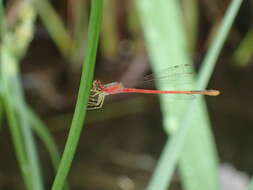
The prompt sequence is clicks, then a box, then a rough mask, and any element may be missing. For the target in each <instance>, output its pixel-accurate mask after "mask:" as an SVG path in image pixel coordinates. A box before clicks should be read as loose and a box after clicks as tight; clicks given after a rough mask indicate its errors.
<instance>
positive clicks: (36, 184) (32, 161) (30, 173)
mask: <svg viewBox="0 0 253 190" xmlns="http://www.w3.org/2000/svg"><path fill="white" fill-rule="evenodd" d="M21 5H22V6H21V9H20V12H19V15H18V17H19V18H18V19H19V22H18V24H17V25H16V26H15V27H14V30H13V32H12V31H7V29H6V28H5V31H6V32H5V33H4V34H3V36H2V38H1V39H2V43H1V55H0V57H1V79H2V80H1V82H2V84H3V86H4V89H3V91H4V92H3V94H4V96H2V98H3V102H5V111H6V112H7V114H6V115H7V118H9V119H8V121H9V126H10V131H11V134H12V137H13V142H14V148H15V151H16V154H17V159H18V161H19V164H20V167H21V171H22V173H23V176H24V177H23V178H24V181H25V184H26V187H27V188H28V189H38V190H40V189H41V190H42V189H43V183H42V177H41V171H40V166H39V160H38V156H37V151H36V145H35V140H34V137H33V133H32V130H31V125H30V122H29V119H28V117H27V115H26V113H25V99H24V95H23V93H22V88H21V84H20V78H19V70H18V66H19V64H18V61H19V60H20V59H21V58H22V56H23V55H24V54H25V52H26V50H27V47H28V45H29V42H30V41H31V39H32V36H33V23H34V19H35V15H34V12H33V9H32V8H31V7H30V4H29V2H27V1H23V2H22V4H21ZM5 27H6V26H5ZM9 112H12V113H9ZM16 138H17V139H16ZM23 165H24V166H23ZM23 168H24V169H23ZM23 170H25V171H23Z"/></svg>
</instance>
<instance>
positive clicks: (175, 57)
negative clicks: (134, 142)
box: [138, 0, 239, 190]
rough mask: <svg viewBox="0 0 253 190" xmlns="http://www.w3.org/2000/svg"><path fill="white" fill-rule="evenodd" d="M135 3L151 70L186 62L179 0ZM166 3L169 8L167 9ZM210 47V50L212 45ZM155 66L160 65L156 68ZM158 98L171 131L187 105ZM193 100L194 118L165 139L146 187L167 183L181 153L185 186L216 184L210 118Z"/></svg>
mask: <svg viewBox="0 0 253 190" xmlns="http://www.w3.org/2000/svg"><path fill="white" fill-rule="evenodd" d="M138 3H139V4H138V7H139V10H140V16H141V20H142V23H143V28H144V34H145V37H146V40H147V45H148V50H149V54H150V57H151V60H152V62H153V63H154V65H153V67H154V71H156V70H158V69H159V70H160V68H162V67H165V64H166V63H172V64H185V63H189V56H188V55H187V53H186V51H185V50H186V47H187V46H186V44H185V36H184V35H183V34H182V26H181V25H180V23H181V21H180V20H179V19H178V18H180V16H181V15H180V13H179V12H178V10H179V9H178V4H177V3H178V2H176V1H169V2H167V1H162V0H160V1H145V0H141V1H138ZM236 3H238V2H236V1H233V3H232V4H231V6H230V8H229V10H228V14H227V15H226V17H225V20H224V22H223V24H222V27H221V30H220V31H219V33H218V36H219V37H218V39H219V40H220V39H223V42H222V41H221V43H220V41H218V40H215V42H214V43H215V44H216V45H215V47H216V50H215V51H214V52H215V53H211V55H216V56H218V53H219V52H220V49H221V46H220V45H222V44H223V43H224V39H225V37H226V35H224V31H225V32H226V31H228V30H229V29H230V26H231V25H230V24H228V23H227V19H228V17H230V18H229V20H231V21H233V18H234V17H233V16H234V15H236V13H237V11H236V9H233V7H235V6H237V7H238V5H239V4H237V5H235V4H236ZM153 7H156V10H159V11H158V12H155V10H154V9H153ZM168 7H169V8H170V10H168ZM175 11H176V12H175ZM231 12H232V13H231ZM163 18H167V19H163ZM173 21H174V23H173ZM223 27H225V28H226V30H224V29H223ZM163 42H164V43H163ZM166 43H167V45H166ZM168 44H169V45H168ZM217 50H218V51H217ZM210 51H211V52H213V50H212V48H211V49H210ZM209 54H210V53H209ZM209 54H208V55H209ZM208 57H210V55H209V56H207V60H210V58H208ZM211 57H212V58H213V60H214V62H212V64H214V63H215V59H214V56H211ZM205 63H206V64H207V65H209V66H208V67H209V69H210V70H209V73H208V74H207V72H206V71H205V69H204V70H203V71H205V72H204V73H205V77H206V78H205V79H203V78H202V77H200V80H201V82H198V86H197V87H200V88H202V87H205V86H204V85H203V84H206V83H207V81H208V79H209V78H210V75H211V72H212V69H213V66H211V65H212V64H210V61H208V62H206V61H205ZM163 64H164V65H163ZM157 67H160V68H158V69H157ZM203 71H201V73H203ZM158 86H159V87H161V88H165V86H163V85H159V84H158ZM197 89H199V88H197ZM161 102H162V103H161V105H162V111H163V113H164V124H165V126H167V129H168V131H170V132H173V131H174V130H175V128H177V127H178V126H180V125H181V122H180V120H178V118H180V116H182V115H180V113H182V110H184V108H186V105H178V104H176V105H172V104H171V103H170V104H167V103H168V102H167V103H166V98H165V97H164V98H163V96H162V98H161ZM194 104H197V107H198V109H197V110H192V109H193V108H194V107H195V106H196V105H194ZM194 104H191V107H192V108H191V109H190V110H191V111H188V112H187V113H194V117H193V115H188V117H187V118H189V119H191V120H190V121H192V120H193V121H194V123H191V122H190V121H189V120H186V121H187V122H184V123H183V124H185V125H182V127H180V128H179V129H178V131H177V132H176V134H175V135H174V136H172V138H171V139H170V143H169V141H168V142H167V143H166V146H165V148H164V150H163V153H162V155H161V158H160V160H159V162H158V166H157V168H156V170H155V173H154V175H153V177H152V179H151V182H150V184H149V186H148V189H165V188H166V187H167V186H168V185H169V183H170V181H171V177H172V174H173V172H174V169H175V166H176V163H177V161H178V159H179V157H180V156H181V159H180V171H181V175H182V180H183V181H182V182H183V185H184V188H185V189H194V190H195V189H217V188H218V186H219V185H218V182H217V161H216V152H215V146H214V143H213V139H212V135H211V133H210V131H209V128H208V125H209V124H208V123H209V122H208V116H207V113H206V110H205V109H206V108H205V105H204V104H203V103H201V102H200V101H194ZM168 114H170V116H171V117H168V118H167V117H166V115H168ZM191 116H192V117H191ZM168 126H169V127H168ZM192 126H194V128H192ZM190 129H191V131H190ZM200 136H201V146H197V145H199V144H200V143H199V141H198V139H199V137H200ZM186 138H187V139H186ZM185 144H186V146H185ZM186 147H187V148H186ZM183 148H185V149H184V150H188V152H186V151H183V154H182V149H183ZM204 151H205V152H204ZM187 160H189V161H187ZM189 166H191V167H189ZM190 172H191V173H190ZM193 179H195V180H193Z"/></svg>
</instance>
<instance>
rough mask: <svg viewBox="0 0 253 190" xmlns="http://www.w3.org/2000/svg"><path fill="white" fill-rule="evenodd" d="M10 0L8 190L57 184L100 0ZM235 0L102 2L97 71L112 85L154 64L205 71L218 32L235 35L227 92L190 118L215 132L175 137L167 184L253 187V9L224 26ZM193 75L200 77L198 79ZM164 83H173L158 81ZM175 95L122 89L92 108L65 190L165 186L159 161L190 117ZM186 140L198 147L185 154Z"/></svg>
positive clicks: (3, 142) (2, 42)
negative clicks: (92, 20)
mask: <svg viewBox="0 0 253 190" xmlns="http://www.w3.org/2000/svg"><path fill="white" fill-rule="evenodd" d="M0 2H1V7H0V20H1V21H0V27H1V30H0V33H1V34H0V35H1V36H0V48H1V49H0V50H1V52H0V57H1V61H0V64H1V65H0V66H1V67H0V95H1V99H0V147H1V148H0V149H1V153H0V155H1V156H0V161H1V164H0V189H50V188H51V186H52V183H53V181H54V177H55V171H56V169H57V166H58V162H59V160H60V158H61V156H60V155H61V153H62V152H63V150H64V146H65V142H66V139H67V137H68V132H69V128H70V124H71V120H72V116H73V112H74V109H75V104H76V98H77V93H78V89H79V82H80V76H81V70H82V64H84V63H83V60H84V57H85V56H86V52H87V51H86V50H87V48H89V47H87V41H88V39H87V38H88V37H87V33H88V23H89V19H90V16H89V15H90V11H91V1H88V0H64V1H62V0H61V1H60V0H52V1H48V0H6V1H3V0H1V1H0ZM98 2H99V1H98ZM101 2H102V1H101ZM234 2H237V3H238V4H237V5H235V6H234V7H236V6H237V7H236V8H237V9H238V8H239V7H240V3H241V1H236V0H235V1H230V0H224V1H218V0H213V1H208V0H202V1H200V0H199V1H197V0H192V1H189V0H181V1H172V0H159V1H157V2H156V1H152V0H151V1H150V2H149V1H148V0H121V1H116V0H105V1H103V2H102V3H103V20H102V26H101V33H100V42H99V47H98V52H97V59H96V67H95V74H94V78H95V79H99V80H101V81H102V82H103V83H109V82H113V81H122V82H123V83H124V84H128V85H129V86H130V87H133V86H134V85H135V84H137V81H139V80H141V79H142V78H143V77H144V76H145V75H147V74H149V73H150V72H151V70H153V71H154V72H155V75H156V74H157V75H158V74H159V72H160V71H161V70H163V69H164V68H167V67H173V66H175V65H180V64H185V63H187V64H192V65H193V66H192V69H193V70H195V71H196V72H197V73H198V72H199V71H200V70H201V69H202V68H204V65H205V63H206V65H208V63H207V62H208V61H204V62H203V60H207V58H206V57H205V56H206V54H207V52H209V51H211V47H212V45H211V44H213V43H214V44H217V43H216V41H215V39H216V38H217V36H218V37H219V36H222V34H221V33H219V31H220V30H219V29H220V28H221V27H222V26H224V27H225V28H226V29H227V30H229V31H230V32H229V35H228V36H227V38H226V41H225V44H224V45H223V48H222V50H221V51H220V50H217V51H218V52H219V57H218V59H217V61H216V60H215V58H214V59H213V66H212V67H213V68H214V71H213V73H212V77H211V79H210V83H209V84H208V88H207V89H217V90H220V91H221V95H220V96H217V97H205V100H206V105H205V104H204V103H203V102H202V103H199V104H197V106H196V107H201V108H199V109H200V110H197V111H196V110H195V111H192V113H191V115H192V116H191V115H189V116H188V119H189V118H191V119H190V120H191V121H193V124H192V126H196V127H199V126H205V127H204V128H203V129H199V128H196V127H194V129H195V128H196V130H195V132H192V133H191V135H190V136H191V139H192V140H189V141H188V138H187V140H182V139H178V141H175V142H179V144H180V145H178V144H176V143H175V145H178V146H174V147H176V148H175V149H176V150H172V149H171V148H170V147H169V150H170V151H171V152H172V154H171V155H174V156H175V163H174V162H173V161H171V160H169V161H167V163H168V164H170V163H171V165H170V166H169V165H168V166H165V167H164V169H165V171H164V172H165V173H164V174H160V175H161V176H167V174H166V168H167V167H168V168H169V167H173V168H172V170H171V171H172V172H173V171H174V167H176V166H179V167H178V169H177V170H176V171H175V172H173V176H172V177H168V179H169V181H167V179H165V182H166V183H165V184H167V185H166V186H169V187H168V189H188V190H190V189H191V190H193V189H194V190H198V189H201V190H202V189H225V190H226V189H232V188H234V189H235V190H243V189H250V188H251V187H250V185H249V184H250V177H251V175H252V173H253V162H252V158H253V152H252V145H253V141H252V137H251V134H252V133H253V129H252V126H253V121H252V115H253V112H252V111H250V110H251V107H253V100H252V97H253V90H252V89H251V83H252V81H253V75H252V73H253V66H252V55H253V45H252V44H253V32H252V22H251V20H252V18H253V14H252V8H253V4H252V1H247V0H245V1H243V3H242V4H241V7H240V9H239V11H238V12H237V10H234V16H235V17H233V16H231V15H228V17H229V16H230V18H231V22H233V25H232V27H231V29H230V27H229V25H226V24H224V23H223V21H224V19H225V16H224V15H225V13H226V12H227V11H228V7H230V6H232V3H234ZM235 4H236V3H235ZM236 8H235V9H236ZM231 14H232V13H231ZM222 23H223V24H222ZM167 31H168V32H167ZM218 49H219V48H218ZM161 62H162V63H163V65H159V63H161ZM209 62H210V61H209ZM214 63H216V65H215V67H214ZM85 64H86V63H85ZM87 64H88V63H87ZM203 70H204V69H203ZM211 72H212V71H210V72H209V76H211ZM181 77H182V78H184V77H183V76H182V75H180V74H179V75H175V78H176V80H175V81H177V80H179V81H180V80H182V81H183V79H181ZM193 77H194V75H193ZM197 77H198V75H197ZM198 79H199V80H201V77H199V78H197V80H198ZM190 80H192V81H191V82H189V83H191V84H192V83H193V80H194V79H190ZM207 81H208V77H207V79H206V83H207ZM183 82H184V81H183ZM172 83H173V82H172ZM179 83H180V82H179ZM186 83H188V81H186ZM206 83H205V84H206ZM156 85H157V86H158V87H161V88H164V87H165V86H166V85H165V86H164V85H163V84H161V83H160V82H159V80H158V82H157V84H156ZM175 85H177V83H175ZM200 86H201V85H200ZM202 86H205V85H204V84H203V85H202ZM202 86H201V87H202ZM176 87H177V86H176ZM176 87H175V88H176ZM197 87H199V85H197ZM165 88H166V87H165ZM191 88H195V86H194V84H193V85H192V86H191ZM193 90H199V89H193ZM165 99H166V100H167V97H166V96H165V97H161V98H160V101H161V104H159V99H158V96H153V95H141V94H131V95H125V94H120V95H114V96H108V97H107V98H106V101H105V104H104V106H103V108H101V109H99V110H94V111H88V112H87V115H86V120H85V124H84V125H85V126H86V128H85V131H83V133H82V134H81V138H80V142H79V145H78V149H77V152H76V154H75V157H74V160H73V163H72V166H71V170H70V173H69V176H68V178H67V182H68V183H67V184H66V186H65V188H66V189H74V190H78V189H82V190H83V189H87V190H100V189H103V190H135V189H136V190H137V189H138V190H139V189H146V188H147V189H150V190H151V189H157V190H159V189H165V187H164V186H161V187H159V185H158V186H154V185H153V186H152V184H156V183H162V182H161V181H160V182H159V180H160V179H161V177H156V176H159V174H157V172H158V173H161V172H160V170H159V169H158V170H156V171H157V172H155V173H154V174H153V172H154V170H155V168H156V166H157V163H162V162H163V160H164V159H159V158H161V157H160V155H161V153H162V155H163V156H164V155H166V153H165V152H166V147H167V139H169V140H170V136H169V137H168V136H167V133H170V134H175V131H176V130H175V128H176V127H180V126H181V123H183V121H184V120H185V121H187V120H186V119H184V117H183V116H182V114H181V111H182V109H184V108H185V107H186V106H185V101H183V103H182V102H181V101H180V100H179V101H178V100H176V101H174V103H171V104H170V103H168V102H166V100H165ZM192 101H195V100H189V102H192ZM196 101H198V100H196ZM178 102H179V103H178ZM186 102H187V101H186ZM167 103H168V104H167ZM160 105H161V106H160ZM167 105H168V106H167ZM190 106H191V105H189V107H190ZM160 107H161V109H160ZM167 107H168V108H167ZM206 108H207V109H206ZM84 109H85V108H84ZM192 109H195V108H192ZM173 111H174V112H173ZM182 113H183V111H182ZM181 116H182V117H181ZM167 117H168V118H169V119H166V118H167ZM185 117H186V118H187V116H185ZM171 118H172V119H171ZM173 118H175V119H173ZM173 122H174V123H176V124H175V125H174V123H173ZM189 125H191V124H190V123H189ZM163 126H165V127H164V128H163ZM182 126H183V124H182ZM173 127H174V128H173ZM192 131H193V130H192ZM185 133H186V134H188V132H187V130H185ZM179 135H180V134H179ZM172 136H173V135H172ZM188 136H189V135H188ZM182 138H183V139H186V137H185V136H183V137H182ZM189 139H190V138H189ZM184 141H185V142H184ZM173 142H174V141H173ZM187 142H188V143H187ZM185 144H186V145H187V147H188V146H189V147H190V148H185V149H184V148H183V145H185ZM165 145H166V146H165ZM173 145H174V144H173ZM164 147H165V148H164ZM171 147H172V145H171ZM194 147H195V148H194ZM57 149H58V151H57ZM173 151H175V154H174V153H173ZM58 152H60V154H59V153H58ZM171 152H170V153H171ZM177 155H178V156H177ZM171 157H173V156H171ZM171 159H172V160H173V158H171ZM158 160H159V161H158ZM178 160H180V161H179V162H177V161H178ZM165 162H166V161H165ZM158 165H159V164H158ZM189 166H190V167H189ZM168 170H169V169H168ZM151 176H153V177H151ZM168 176H169V174H168ZM31 179H32V180H35V182H34V183H32V184H30V182H29V181H30V180H31ZM157 179H158V182H157V181H156V180H157ZM238 184H239V185H238ZM252 184H253V183H252ZM166 188H167V187H166ZM59 189H60V188H59Z"/></svg>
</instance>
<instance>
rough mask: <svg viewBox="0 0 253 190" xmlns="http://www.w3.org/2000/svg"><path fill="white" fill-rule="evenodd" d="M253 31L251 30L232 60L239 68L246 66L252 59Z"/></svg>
mask: <svg viewBox="0 0 253 190" xmlns="http://www.w3.org/2000/svg"><path fill="white" fill-rule="evenodd" d="M252 43H253V29H250V30H249V31H248V32H247V34H246V35H245V37H244V39H243V40H242V41H241V43H240V44H239V46H238V48H237V49H236V50H235V52H234V55H233V57H232V60H233V62H234V64H236V65H238V66H245V65H246V64H248V63H249V62H250V60H251V58H252V54H253V47H252Z"/></svg>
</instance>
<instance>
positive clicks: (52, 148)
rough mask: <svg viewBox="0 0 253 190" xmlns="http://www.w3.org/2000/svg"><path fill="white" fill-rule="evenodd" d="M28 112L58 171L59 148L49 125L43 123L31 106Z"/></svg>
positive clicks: (34, 128)
mask: <svg viewBox="0 0 253 190" xmlns="http://www.w3.org/2000/svg"><path fill="white" fill-rule="evenodd" d="M27 114H28V115H29V118H30V120H31V123H32V124H33V125H32V126H33V130H34V131H35V132H36V134H37V135H38V136H39V137H40V139H41V140H42V142H43V143H44V145H45V146H46V148H47V151H48V153H49V155H50V158H51V160H52V163H53V167H54V169H55V171H57V168H58V164H59V162H60V155H59V153H58V150H57V146H56V143H55V141H54V139H53V137H52V136H51V134H50V132H49V131H48V129H47V127H46V126H45V125H44V124H43V122H42V121H41V120H40V119H39V118H38V116H37V115H36V114H35V113H34V112H33V111H32V110H31V108H28V109H27Z"/></svg>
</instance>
